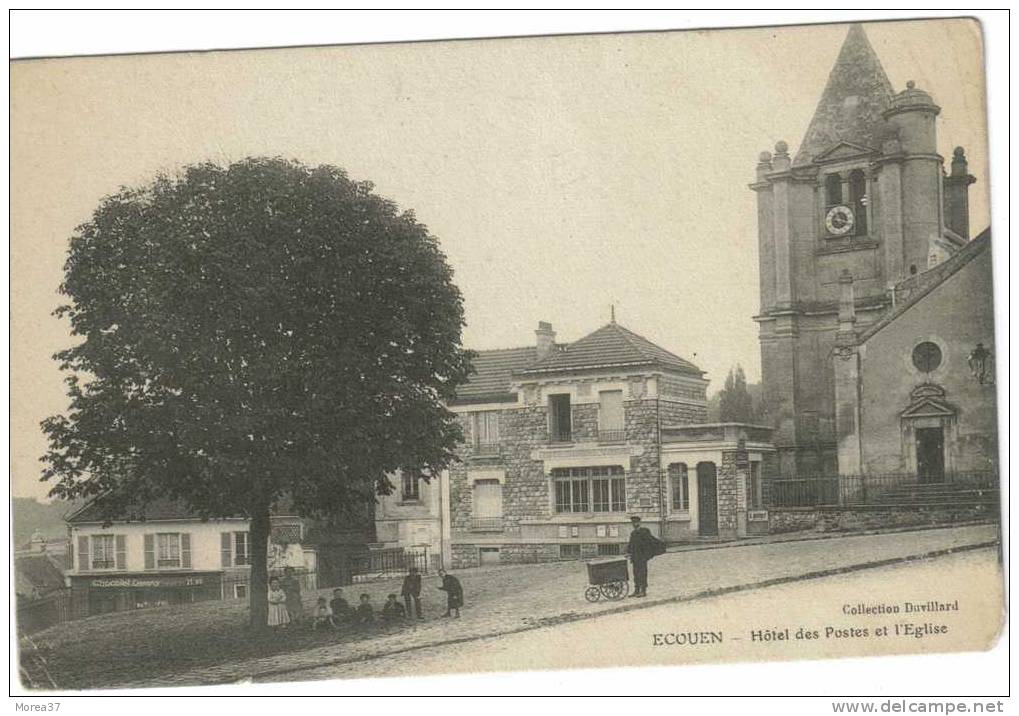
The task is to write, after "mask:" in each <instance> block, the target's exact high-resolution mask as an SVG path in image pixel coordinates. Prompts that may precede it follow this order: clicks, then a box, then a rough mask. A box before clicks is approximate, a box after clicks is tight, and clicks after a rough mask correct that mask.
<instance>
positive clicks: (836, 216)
mask: <svg viewBox="0 0 1019 716" xmlns="http://www.w3.org/2000/svg"><path fill="white" fill-rule="evenodd" d="M855 224H856V217H854V216H853V210H852V209H850V208H849V207H848V206H833V207H832V208H831V209H829V210H828V213H827V215H825V217H824V228H826V229H827V230H828V233H829V234H831V235H833V236H845V235H846V234H848V233H849V232H850V231H852V230H853V226H854V225H855Z"/></svg>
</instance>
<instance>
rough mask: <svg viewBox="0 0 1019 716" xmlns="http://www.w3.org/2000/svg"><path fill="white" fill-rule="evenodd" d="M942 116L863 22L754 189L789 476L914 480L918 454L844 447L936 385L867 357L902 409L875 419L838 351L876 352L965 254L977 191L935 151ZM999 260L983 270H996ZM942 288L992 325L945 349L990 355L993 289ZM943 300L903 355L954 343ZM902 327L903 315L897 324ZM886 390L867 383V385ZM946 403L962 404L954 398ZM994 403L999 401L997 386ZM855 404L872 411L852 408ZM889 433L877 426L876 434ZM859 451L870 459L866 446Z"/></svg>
mask: <svg viewBox="0 0 1019 716" xmlns="http://www.w3.org/2000/svg"><path fill="white" fill-rule="evenodd" d="M939 112H940V108H939V107H938V105H937V104H936V103H935V101H934V99H933V98H932V97H931V96H930V95H929V94H928V93H927V92H924V91H923V90H922V89H921V88H919V87H917V86H916V85H915V84H914V83H913V82H908V83H907V85H906V87H905V88H902V89H901V90H899V91H896V90H895V88H893V87H892V86H891V83H890V82H889V80H888V78H887V76H886V75H885V72H884V70H883V68H882V66H881V62H880V60H879V59H878V57H877V55H876V54H875V52H874V50H873V48H872V47H871V45H870V43H869V41H868V40H867V37H866V35H865V33H864V31H863V29H862V27H860V26H858V25H855V26H853V27H852V28H851V29H850V31H849V33H848V36H847V37H846V40H845V42H844V44H843V46H842V49H841V51H840V53H839V56H838V59H837V61H836V63H835V66H834V68H833V69H832V71H831V74H830V76H829V78H828V83H827V86H826V87H825V89H824V93H823V95H822V97H821V99H820V102H819V103H818V105H817V109H816V111H815V113H814V116H813V119H812V120H811V122H810V125H809V127H808V129H807V132H806V135H805V137H804V139H803V141H802V143H801V145H800V146H799V148H798V150H797V151H796V153H795V154H791V153H790V151H789V147H788V145H787V144H786V143H785V142H778V143H777V145H776V146H775V151H774V153H770V152H764V153H762V154H761V156H760V159H759V163H758V165H757V172H756V181H755V182H754V183H752V184H751V188H752V189H753V190H754V191H755V192H756V194H757V208H758V227H759V255H760V296H761V305H760V312H759V314H758V315H757V316H755V320H756V321H757V323H758V324H759V330H760V345H761V362H762V374H763V384H764V399H763V403H764V405H763V407H764V410H765V412H766V422H768V423H769V424H770V425H771V426H773V427H774V428H775V435H774V440H775V444H776V447H777V450H778V465H779V472H780V474H781V475H782V476H785V477H794V476H797V475H801V474H802V475H818V474H829V475H830V474H836V473H838V472H842V473H845V472H846V471H847V470H849V471H852V472H857V471H859V470H861V469H864V468H870V467H874V468H877V469H886V468H894V469H900V468H901V469H904V470H905V469H915V460H914V461H912V462H910V460H909V459H902V460H899V459H896V460H891V459H888V460H879V461H876V462H872V463H868V462H867V461H866V459H863V460H862V461H861V459H860V458H859V457H858V456H859V454H860V452H861V451H860V450H857V451H856V454H857V457H856V458H850V455H851V453H852V451H851V450H849V449H848V448H847V447H846V444H847V441H849V442H852V441H857V442H866V441H867V440H868V437H867V436H868V430H867V429H865V428H864V427H863V423H864V422H865V421H866V420H867V419H868V417H869V416H870V415H873V414H876V413H883V412H888V411H892V412H894V413H895V414H896V416H897V420H896V422H898V416H900V414H901V413H902V412H903V411H905V410H907V409H908V408H909V406H910V405H912V402H915V400H916V399H918V398H917V397H915V396H914V397H911V393H912V392H913V391H915V390H916V389H917V387H918V385H920V384H923V383H926V382H928V381H927V380H926V378H924V377H923V376H920V375H918V374H917V373H916V371H915V370H910V368H909V363H910V359H909V358H908V356H907V357H906V358H902V357H901V356H899V355H898V354H896V355H894V356H892V355H888V357H887V360H882V361H878V360H877V359H876V355H875V354H876V349H869V350H871V357H870V358H868V359H867V362H866V363H860V364H859V366H858V369H859V370H864V371H866V370H869V371H871V373H872V374H877V373H882V374H887V376H888V377H889V379H890V380H892V381H893V382H895V384H896V386H897V389H896V390H892V389H891V386H886V387H887V388H888V392H883V394H882V395H881V396H875V397H874V399H875V400H887V401H894V406H893V405H891V404H890V405H889V406H888V407H887V409H882V410H876V409H875V408H874V407H873V406H871V407H870V408H868V407H867V405H866V404H861V402H860V401H859V400H849V399H848V398H847V397H846V395H847V390H848V389H849V386H850V385H852V384H853V381H854V380H858V379H859V380H862V378H861V375H862V374H861V373H857V375H856V377H855V378H854V377H852V376H849V375H847V374H846V371H845V370H843V369H845V368H847V363H849V361H845V360H841V359H836V358H835V356H836V354H837V353H841V354H843V355H845V354H846V352H847V351H856V346H859V345H862V344H864V343H867V342H870V343H871V344H872V345H876V344H877V343H878V342H884V341H885V340H886V339H885V336H888V335H890V334H891V331H887V332H884V335H881V333H880V332H879V333H875V331H879V328H878V327H879V326H880V325H884V323H883V322H887V321H888V320H889V316H891V315H893V314H894V315H899V314H900V313H901V311H900V308H901V304H902V301H903V300H904V298H905V296H906V295H907V294H909V293H910V292H911V291H912V289H911V288H910V286H912V285H919V284H923V285H925V286H926V288H925V290H926V291H927V292H928V294H929V293H930V291H931V284H932V283H934V282H935V281H934V279H935V278H936V277H937V275H938V274H936V273H935V274H932V273H931V272H936V271H937V268H938V267H939V266H940V265H942V264H943V263H946V262H950V261H952V259H953V257H954V256H955V255H956V254H958V253H960V252H961V251H964V250H965V249H966V248H967V247H968V244H969V231H970V230H969V205H968V191H969V186H970V185H971V184H972V183H973V182H974V181H975V180H974V178H973V177H972V176H971V175H970V174H969V173H968V168H967V163H966V157H965V152H964V150H963V149H962V148H961V147H960V148H957V149H956V150H955V152H954V156H953V158H952V161H951V166H950V171H946V169H945V163H944V160H943V158H942V156H941V155H939V154H938V143H937V120H938V114H939ZM987 242H989V237H988V238H987ZM988 256H989V253H988ZM977 265H980V264H977ZM989 265H990V264H989V260H988V263H987V267H988V270H989ZM973 269H974V267H970V270H973ZM847 286H850V287H851V288H850V290H849V293H851V298H850V299H848V300H849V301H850V305H847V304H846V301H847V299H846V295H847V289H846V287H847ZM948 291H949V289H946V290H942V291H940V293H937V295H940V296H946V295H947V296H954V300H955V301H956V302H962V303H963V304H966V305H967V306H968V308H964V309H963V313H967V312H969V313H973V312H975V313H978V314H980V315H982V316H984V319H985V320H983V322H982V323H981V325H983V326H984V330H983V332H982V333H981V336H968V335H967V336H959V343H958V345H957V346H955V347H952V348H950V347H948V346H943V350H944V351H945V353H946V354H951V355H953V356H954V355H962V354H963V353H965V354H966V355H969V354H970V353H971V352H973V351H974V350H976V344H977V343H978V342H980V343H982V345H983V346H984V347H985V349H986V350H989V346H990V345H991V344H992V342H993V333H992V332H991V328H990V325H991V324H990V322H989V320H992V319H993V314H990V319H987V316H986V315H985V313H986V312H987V311H990V310H991V309H990V284H989V283H988V284H987V288H986V289H985V291H986V293H985V294H984V296H981V295H979V292H977V294H975V295H974V294H972V293H966V294H952V293H949V292H948ZM914 299H915V297H914ZM984 299H986V300H984ZM934 300H935V299H934V298H924V299H922V300H921V299H915V300H914V304H916V305H915V306H914V308H912V309H911V313H910V316H911V317H910V318H909V319H908V321H914V320H915V317H917V316H920V315H921V314H922V315H924V316H925V317H926V318H924V319H919V323H920V324H923V327H921V326H919V325H918V326H916V327H915V329H913V330H914V332H913V333H911V334H910V336H909V337H908V339H907V338H905V337H904V338H903V340H906V341H907V342H910V345H909V346H903V347H902V349H903V350H906V348H908V349H909V350H908V351H906V353H910V352H911V351H912V349H913V348H914V347H915V345H916V344H918V343H920V342H923V341H921V340H920V338H921V337H922V336H924V335H928V334H931V333H935V332H938V331H941V332H942V333H944V334H945V335H946V338H945V340H946V341H949V342H951V341H950V340H949V339H948V338H947V334H948V333H951V332H952V331H951V329H950V326H948V324H949V322H950V321H951V316H953V315H955V314H957V313H958V310H956V311H948V312H944V313H939V312H938V311H936V310H933V308H930V309H928V308H926V307H925V306H926V305H927V304H924V305H920V304H921V303H923V301H928V302H933V301H934ZM940 300H948V302H951V301H952V300H953V299H951V298H949V299H940ZM967 301H968V302H969V303H966V302H967ZM918 302H919V303H918ZM840 310H841V314H842V315H841V318H842V321H841V323H840ZM906 323H907V319H905V318H903V319H901V320H900V323H899V326H900V327H904V326H905V325H906ZM878 335H881V337H880V338H878V337H877V336H878ZM893 353H894V351H893ZM853 355H856V353H853ZM861 355H862V353H861ZM854 361H855V359H854ZM903 361H905V362H903ZM962 362H963V363H965V361H962ZM959 363H960V360H959V359H955V360H953V370H963V371H964V372H968V370H969V369H968V368H967V367H965V366H960V364H959ZM854 365H855V363H854ZM836 367H838V370H836ZM837 374H838V375H837ZM837 381H838V382H840V388H839V389H837V385H836V383H837ZM878 384H879V381H872V382H870V383H868V382H867V381H866V380H864V381H863V385H864V386H866V387H867V389H872V388H873V387H874V386H875V385H878ZM854 390H855V389H854ZM946 391H947V388H946ZM921 392H922V391H921ZM934 392H937V390H935V391H934ZM917 395H919V394H917ZM983 395H984V396H985V397H986V391H984V393H983ZM956 397H957V398H961V397H962V396H960V395H958V394H956ZM940 398H941V399H942V400H947V401H949V402H951V400H952V397H951V396H950V395H949V394H948V393H947V392H946V393H945V394H944V395H940ZM990 400H991V401H992V403H993V391H991V396H990ZM847 401H849V402H847ZM982 405H986V402H984V403H982ZM859 408H863V409H864V410H865V412H864V414H860V413H859V412H855V413H854V410H857V409H859ZM867 410H870V412H869V413H867V412H866V411H867ZM980 410H984V411H985V412H986V410H985V408H981V409H980ZM875 411H876V413H875ZM978 412H979V411H978ZM992 412H993V411H992ZM971 413H972V411H971V410H963V409H962V408H961V406H960V407H959V409H958V412H957V414H958V416H959V420H960V421H961V420H964V419H965V418H964V417H963V416H964V415H969V414H971ZM850 419H851V420H852V421H853V424H852V425H851V426H850V425H849V424H848V423H847V421H849V420H850ZM875 425H877V423H875ZM894 427H895V431H894V434H895V435H900V434H901V431H900V426H899V425H895V426H894ZM886 429H888V426H887V425H882V427H880V428H875V430H874V431H872V432H875V433H880V432H881V431H882V430H886ZM959 429H960V430H962V429H963V428H962V423H960V424H959ZM976 429H977V428H975V427H974V430H976ZM979 430H986V426H984V427H981V428H979ZM992 432H993V426H992ZM977 442H979V440H978V441H977ZM900 443H901V441H900ZM897 449H898V450H899V451H902V450H905V452H906V454H908V453H909V451H910V450H915V446H905V447H903V445H902V444H899V445H898V446H897ZM862 451H863V453H866V452H867V449H866V446H864V448H863V449H862Z"/></svg>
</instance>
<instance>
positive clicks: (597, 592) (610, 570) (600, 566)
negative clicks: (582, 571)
mask: <svg viewBox="0 0 1019 716" xmlns="http://www.w3.org/2000/svg"><path fill="white" fill-rule="evenodd" d="M587 581H588V583H589V584H590V586H589V587H588V588H587V589H585V590H584V599H586V600H587V601H589V602H597V601H598V600H599V599H601V598H602V597H605V598H606V599H611V600H613V601H615V600H618V599H624V598H625V597H626V595H627V594H629V593H630V568H629V566H627V563H626V559H625V558H624V559H613V560H608V561H600V562H588V563H587Z"/></svg>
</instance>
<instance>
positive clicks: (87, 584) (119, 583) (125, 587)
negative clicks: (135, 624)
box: [71, 572, 223, 616]
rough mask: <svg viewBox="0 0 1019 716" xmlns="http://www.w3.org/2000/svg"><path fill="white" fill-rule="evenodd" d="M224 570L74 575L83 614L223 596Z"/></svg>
mask: <svg viewBox="0 0 1019 716" xmlns="http://www.w3.org/2000/svg"><path fill="white" fill-rule="evenodd" d="M222 581H223V573H222V572H187V573H176V574H133V575H132V574H117V575H109V576H105V575H104V576H95V575H93V576H83V577H75V576H72V577H71V593H72V599H73V602H74V604H75V607H76V610H77V611H78V612H79V614H80V615H81V616H93V615H95V614H106V613H109V612H121V611H127V610H130V609H144V608H147V607H158V606H164V605H168V604H189V603H192V602H200V601H205V600H209V599H220V598H221V590H222Z"/></svg>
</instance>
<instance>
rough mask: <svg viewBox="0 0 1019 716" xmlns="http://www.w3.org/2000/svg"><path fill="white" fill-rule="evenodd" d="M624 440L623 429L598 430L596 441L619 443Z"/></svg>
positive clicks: (624, 433) (624, 432)
mask: <svg viewBox="0 0 1019 716" xmlns="http://www.w3.org/2000/svg"><path fill="white" fill-rule="evenodd" d="M625 440H626V431H625V430H599V431H598V442H600V443H621V442H624V441H625Z"/></svg>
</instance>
